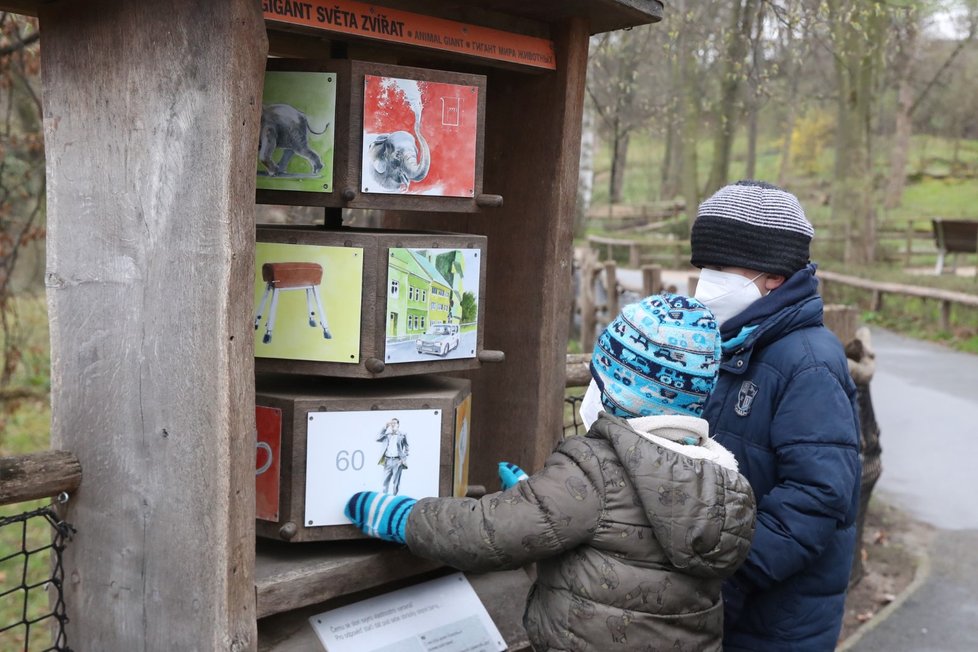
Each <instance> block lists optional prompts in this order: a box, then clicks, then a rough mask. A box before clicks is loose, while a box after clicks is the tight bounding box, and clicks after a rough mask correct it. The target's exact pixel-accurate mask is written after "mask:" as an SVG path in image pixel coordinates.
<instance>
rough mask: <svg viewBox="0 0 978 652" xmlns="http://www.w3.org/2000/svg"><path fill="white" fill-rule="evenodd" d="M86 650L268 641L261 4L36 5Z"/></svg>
mask: <svg viewBox="0 0 978 652" xmlns="http://www.w3.org/2000/svg"><path fill="white" fill-rule="evenodd" d="M38 13H39V18H40V24H41V25H42V28H43V30H44V66H43V68H42V81H43V102H44V138H45V146H46V156H47V196H48V202H47V210H48V238H47V247H48V248H47V253H48V261H47V276H46V283H47V293H48V306H49V314H50V321H51V381H52V386H51V404H52V426H51V439H52V446H53V447H55V448H60V449H64V450H69V451H71V452H72V453H74V454H75V455H77V457H78V460H79V461H80V463H81V466H82V467H83V468H84V469H85V482H84V484H83V485H82V487H81V488H80V489H79V491H78V492H77V493H76V495H75V496H74V497H73V498H72V500H71V501H70V502H69V503H68V505H67V508H66V510H65V514H64V516H65V518H66V519H67V520H68V521H69V522H70V523H72V524H73V525H74V526H75V527H76V528H77V530H78V532H77V534H76V535H75V537H74V540H73V541H72V543H71V545H69V546H68V547H67V549H66V550H65V553H64V557H63V559H64V568H65V605H66V607H67V615H68V617H69V619H70V620H69V623H68V625H67V635H68V640H69V641H70V644H71V647H72V648H73V649H76V650H230V651H233V652H244V651H247V650H255V649H256V647H257V628H256V616H255V581H254V563H255V562H254V555H255V523H254V518H255V492H254V489H255V475H254V469H255V467H254V464H255V457H254V455H255V453H254V450H255V434H254V433H255V421H254V365H253V356H254V351H253V345H252V324H251V323H250V318H251V300H250V297H251V294H252V291H253V283H254V281H253V275H254V251H255V235H254V233H255V232H254V196H255V148H256V144H255V143H256V142H257V141H256V138H257V134H258V124H259V117H260V111H261V91H262V80H263V72H264V67H265V56H266V52H267V40H266V36H265V27H264V21H263V18H262V13H261V8H260V3H257V2H254V0H224V1H223V2H198V1H197V0H158V1H156V2H132V1H131V0H90V1H88V2H82V1H81V0H64V1H62V2H57V3H50V4H48V3H44V4H39V5H38Z"/></svg>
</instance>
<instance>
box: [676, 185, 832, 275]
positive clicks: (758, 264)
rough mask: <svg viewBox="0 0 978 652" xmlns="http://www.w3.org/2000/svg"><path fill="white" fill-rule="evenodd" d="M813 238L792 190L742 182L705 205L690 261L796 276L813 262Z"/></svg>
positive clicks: (696, 226)
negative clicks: (810, 259) (811, 251)
mask: <svg viewBox="0 0 978 652" xmlns="http://www.w3.org/2000/svg"><path fill="white" fill-rule="evenodd" d="M814 235H815V229H814V228H812V225H811V222H809V221H808V219H807V218H806V217H805V211H804V210H802V208H801V204H800V203H798V198H797V197H795V196H794V195H792V194H791V193H790V192H787V191H785V190H782V189H781V188H778V187H777V186H773V185H771V184H769V183H764V182H763V181H738V182H737V183H735V184H733V185H729V186H724V187H723V188H720V189H719V190H717V191H716V193H714V195H713V196H712V197H710V198H709V199H707V200H706V201H704V202H703V203H702V204H700V208H699V211H698V214H697V216H696V221H695V222H693V232H692V238H691V240H692V241H691V245H692V252H693V255H692V258H691V259H690V262H692V263H693V265H694V266H695V267H707V266H720V267H744V268H746V269H753V270H757V271H759V272H767V273H769V274H778V275H780V276H791V275H792V274H794V273H795V272H797V271H798V270H799V269H801V268H803V267H804V266H805V265H807V264H808V261H809V249H808V247H809V244H810V243H811V241H812V237H813V236H814Z"/></svg>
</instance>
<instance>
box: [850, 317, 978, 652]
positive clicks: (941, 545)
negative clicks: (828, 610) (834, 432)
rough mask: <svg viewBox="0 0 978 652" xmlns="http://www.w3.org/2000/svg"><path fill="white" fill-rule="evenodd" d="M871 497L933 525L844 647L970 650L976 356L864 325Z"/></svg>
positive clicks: (976, 641) (976, 581)
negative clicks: (900, 578) (906, 580)
mask: <svg viewBox="0 0 978 652" xmlns="http://www.w3.org/2000/svg"><path fill="white" fill-rule="evenodd" d="M872 345H873V348H874V349H875V352H876V373H875V375H874V376H873V380H872V382H871V384H870V391H871V392H872V398H873V407H874V409H875V412H876V420H877V422H878V424H879V427H880V445H881V446H882V448H883V453H882V463H883V473H882V475H881V476H880V479H879V481H878V482H877V484H876V489H875V490H874V494H873V495H874V496H879V497H880V498H882V499H883V500H885V501H886V502H887V503H889V504H891V505H893V506H895V507H898V508H900V509H902V510H903V511H905V512H907V513H909V514H910V515H912V516H913V517H914V518H916V519H918V520H921V521H924V522H926V523H930V524H931V525H934V526H935V527H936V528H937V533H936V535H935V537H934V540H933V543H932V544H931V546H930V549H928V550H924V551H921V552H922V562H921V566H920V567H919V569H918V573H917V577H916V578H915V580H914V582H913V584H912V585H911V586H910V587H909V588H908V590H907V591H905V592H904V593H903V594H902V595H901V596H900V597H899V598H898V599H897V600H896V601H895V602H894V603H892V604H891V605H889V606H887V607H886V608H885V609H884V610H883V611H881V612H880V613H879V614H878V615H877V616H876V617H875V618H874V619H873V620H872V621H870V623H868V624H867V625H866V626H864V627H863V628H862V629H861V630H860V631H859V632H857V634H856V635H855V636H853V637H852V638H851V639H850V640H848V641H846V643H845V645H843V646H842V649H844V650H846V652H883V651H886V652H904V651H906V652H958V651H960V652H966V651H968V652H972V651H974V650H978V624H976V623H978V499H976V498H978V496H976V492H975V491H974V489H973V488H974V485H975V479H976V478H978V465H976V460H978V457H976V455H978V356H975V355H970V354H966V353H958V352H955V351H951V350H949V349H947V348H944V347H942V346H939V345H936V344H930V343H927V342H919V341H917V340H913V339H910V338H907V337H903V336H900V335H896V334H894V333H892V332H889V331H885V330H881V329H873V330H872Z"/></svg>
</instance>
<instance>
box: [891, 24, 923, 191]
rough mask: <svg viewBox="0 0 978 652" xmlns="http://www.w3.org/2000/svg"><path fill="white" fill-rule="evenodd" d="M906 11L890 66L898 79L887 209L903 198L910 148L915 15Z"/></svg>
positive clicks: (915, 39) (915, 34)
mask: <svg viewBox="0 0 978 652" xmlns="http://www.w3.org/2000/svg"><path fill="white" fill-rule="evenodd" d="M908 11H909V13H908V16H907V25H906V33H905V34H904V37H903V40H902V41H901V43H900V47H899V49H898V52H897V57H896V61H895V62H894V69H893V73H894V76H896V78H897V79H899V80H900V81H899V87H898V90H897V110H896V116H895V124H894V129H893V146H892V148H891V149H890V178H889V181H888V183H887V185H886V196H885V197H884V199H883V205H884V206H885V207H886V208H896V207H897V206H899V205H900V203H901V202H902V200H903V189H904V186H905V185H906V180H907V154H908V152H909V151H910V135H911V132H912V129H913V119H912V116H911V114H910V110H911V107H912V106H913V88H912V86H911V84H910V64H911V62H912V61H913V58H914V54H915V53H916V51H917V31H918V30H917V27H918V23H917V20H918V14H917V12H916V11H915V10H914V9H910V10H908Z"/></svg>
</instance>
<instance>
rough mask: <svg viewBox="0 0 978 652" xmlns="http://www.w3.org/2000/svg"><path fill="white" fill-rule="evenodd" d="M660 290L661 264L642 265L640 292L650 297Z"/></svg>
mask: <svg viewBox="0 0 978 652" xmlns="http://www.w3.org/2000/svg"><path fill="white" fill-rule="evenodd" d="M660 292H662V265H642V294H643V295H644V296H647V297H650V296H652V295H653V294H659V293H660Z"/></svg>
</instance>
